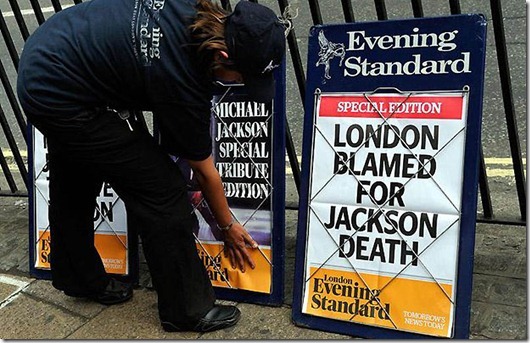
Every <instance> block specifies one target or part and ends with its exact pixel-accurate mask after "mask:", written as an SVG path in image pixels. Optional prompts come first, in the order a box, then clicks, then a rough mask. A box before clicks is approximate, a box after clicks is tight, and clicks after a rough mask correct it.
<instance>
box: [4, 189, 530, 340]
mask: <svg viewBox="0 0 530 343" xmlns="http://www.w3.org/2000/svg"><path fill="white" fill-rule="evenodd" d="M297 215H298V214H297V211H295V210H286V230H285V235H286V239H285V245H286V251H285V256H286V259H285V275H286V277H285V289H284V291H285V297H284V302H283V304H282V306H280V307H270V306H264V305H255V304H248V303H232V304H235V305H236V306H237V307H238V308H239V309H240V310H241V312H242V317H241V320H240V322H239V323H238V324H237V325H236V326H234V327H231V328H227V329H224V330H220V331H215V332H211V333H205V334H199V333H191V332H182V333H167V332H165V331H163V329H162V328H161V326H160V323H159V320H158V315H157V305H156V293H155V292H154V291H153V290H152V289H151V287H150V278H149V274H148V271H147V268H146V267H145V264H144V262H142V263H141V265H140V282H139V285H138V287H137V288H136V289H135V291H134V297H133V299H132V300H131V301H129V302H126V303H124V304H120V305H114V306H104V305H100V304H97V303H94V302H90V301H87V300H79V299H74V298H70V297H67V296H65V295H64V294H63V293H62V292H59V291H57V290H55V289H54V288H53V287H52V286H51V282H50V281H47V280H41V279H36V278H33V277H31V276H30V275H29V257H28V246H29V244H28V225H29V224H28V223H29V221H28V198H17V197H3V198H2V197H0V338H2V339H6V340H7V339H31V340H33V339H50V340H55V339H120V340H132V339H155V340H162V339H170V340H177V339H178V340H180V339H186V340H188V339H189V340H195V339H198V340H210V339H237V340H258V339H266V340H286V339H296V340H302V339H304V340H305V339H310V340H320V339H330V340H338V339H351V338H355V337H353V336H346V335H341V334H336V333H330V332H324V331H318V330H313V329H308V328H302V327H298V326H296V325H294V324H293V322H292V321H291V306H292V295H293V291H292V289H293V277H292V276H293V275H294V258H295V256H294V255H295V242H296V230H297ZM222 302H224V303H227V302H226V301H222ZM470 332H471V335H470V338H472V339H495V340H501V339H503V340H504V339H527V338H528V334H527V259H526V228H525V227H524V226H508V225H491V224H482V223H478V224H477V227H476V245H475V263H474V272H473V294H472V304H471V328H470Z"/></svg>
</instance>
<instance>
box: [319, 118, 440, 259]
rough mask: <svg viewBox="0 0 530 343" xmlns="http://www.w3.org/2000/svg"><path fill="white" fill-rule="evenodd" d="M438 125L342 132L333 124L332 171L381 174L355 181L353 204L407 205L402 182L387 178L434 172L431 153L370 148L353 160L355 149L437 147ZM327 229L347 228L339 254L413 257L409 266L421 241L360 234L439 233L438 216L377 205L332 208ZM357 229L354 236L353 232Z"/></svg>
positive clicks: (420, 176) (428, 175) (357, 127)
mask: <svg viewBox="0 0 530 343" xmlns="http://www.w3.org/2000/svg"><path fill="white" fill-rule="evenodd" d="M439 131H440V128H439V126H438V125H434V126H433V127H430V126H428V125H421V126H419V127H417V126H415V125H406V126H404V127H402V128H400V127H397V126H395V125H389V124H387V125H384V126H383V127H381V126H380V125H378V126H373V125H366V126H362V125H359V124H352V125H350V126H348V127H347V128H346V129H345V130H343V129H342V128H341V125H338V124H336V125H335V126H334V139H333V145H334V147H335V151H336V153H335V159H334V164H333V172H334V174H338V175H341V174H354V175H358V176H359V177H361V178H362V177H363V176H369V177H370V178H373V177H382V178H383V179H382V180H378V181H373V180H367V179H357V180H358V184H357V191H356V194H355V202H356V203H357V204H361V203H362V202H363V200H367V201H368V202H369V203H375V204H376V205H385V204H387V203H388V204H389V205H390V206H399V207H405V206H406V204H405V197H404V195H405V186H404V185H405V183H404V182H397V181H392V182H388V181H387V180H385V178H388V177H393V178H404V179H407V180H408V179H410V178H417V179H429V178H432V177H433V176H434V175H435V174H436V160H435V159H434V157H433V155H431V154H427V153H425V154H413V153H411V152H409V153H384V152H380V151H377V150H375V151H370V152H368V153H367V154H366V158H365V159H364V160H361V161H357V160H356V158H355V157H356V151H357V150H358V148H359V147H361V146H363V147H366V148H370V147H373V148H377V149H381V148H393V147H396V146H397V145H398V144H406V145H408V147H409V149H414V148H419V149H420V150H425V149H430V150H431V151H436V150H438V148H439ZM324 226H325V227H326V228H327V229H335V230H340V231H347V232H350V233H348V234H341V235H340V236H339V244H340V246H342V247H343V249H341V250H340V253H339V254H340V257H343V258H348V257H351V256H354V255H355V258H356V259H358V260H366V261H375V260H377V261H380V262H383V263H399V264H401V265H406V264H408V263H409V261H410V260H412V265H414V266H416V265H417V264H418V261H417V259H416V258H415V256H417V254H418V252H419V251H420V244H419V242H418V241H416V240H412V241H409V242H405V241H404V240H402V239H400V237H399V236H395V237H396V238H395V239H394V238H381V237H370V236H369V235H368V236H364V235H362V234H361V233H368V234H369V233H372V232H377V233H380V234H386V235H392V234H395V233H400V234H401V235H402V236H404V237H410V238H423V237H426V236H427V237H428V236H430V237H431V238H433V239H435V238H436V237H437V235H438V229H437V227H438V214H437V213H423V212H422V213H418V212H413V211H402V210H396V209H390V210H380V209H378V208H366V207H352V206H344V205H342V206H335V205H332V206H330V209H329V218H328V219H327V220H326V221H325V222H324ZM352 230H355V231H357V232H358V233H357V234H356V235H355V237H352V234H351V231H352Z"/></svg>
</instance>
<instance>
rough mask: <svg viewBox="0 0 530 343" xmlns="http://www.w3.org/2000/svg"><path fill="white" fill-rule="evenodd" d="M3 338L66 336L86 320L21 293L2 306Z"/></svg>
mask: <svg viewBox="0 0 530 343" xmlns="http://www.w3.org/2000/svg"><path fill="white" fill-rule="evenodd" d="M0 318H1V325H0V337H1V338H2V339H63V338H65V337H67V336H68V335H70V334H71V333H72V332H74V331H75V330H76V329H77V328H79V327H80V326H81V325H83V324H84V323H85V322H86V321H87V320H86V319H85V318H83V317H80V316H76V315H72V313H70V312H68V311H64V310H62V309H60V308H58V307H56V306H54V305H53V304H49V303H47V302H44V301H42V300H39V299H34V298H31V297H30V296H29V295H26V294H23V293H20V294H19V295H18V296H17V297H16V299H14V300H13V301H11V302H10V303H9V304H7V305H6V306H4V307H2V308H0Z"/></svg>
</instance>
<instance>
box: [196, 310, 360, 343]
mask: <svg viewBox="0 0 530 343" xmlns="http://www.w3.org/2000/svg"><path fill="white" fill-rule="evenodd" d="M238 308H239V309H240V310H241V319H240V321H239V323H238V324H237V325H235V326H233V327H230V328H226V329H224V330H220V331H215V332H210V333H206V334H203V335H202V336H201V337H200V339H201V340H202V339H204V340H210V339H236V340H277V339H278V340H279V339H282V340H284V339H285V340H287V339H297V340H300V339H311V340H317V339H332V340H338V339H351V337H350V336H345V335H340V334H336V333H328V332H323V331H317V330H311V329H306V328H301V327H297V326H295V325H294V324H293V322H292V321H291V308H289V307H268V306H261V305H252V304H238Z"/></svg>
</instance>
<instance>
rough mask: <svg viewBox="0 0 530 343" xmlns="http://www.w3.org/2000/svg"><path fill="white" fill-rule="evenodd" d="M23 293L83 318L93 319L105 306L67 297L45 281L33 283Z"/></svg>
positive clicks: (49, 282)
mask: <svg viewBox="0 0 530 343" xmlns="http://www.w3.org/2000/svg"><path fill="white" fill-rule="evenodd" d="M24 293H26V294H29V295H32V296H33V297H35V298H39V299H42V300H44V301H46V302H48V303H51V304H54V305H57V306H59V307H62V308H64V309H67V310H68V311H72V312H73V313H76V314H78V315H80V316H83V317H85V318H93V317H95V316H96V315H98V314H99V313H100V312H101V311H103V310H104V309H105V308H106V306H105V305H101V304H98V303H96V302H93V301H90V300H87V299H79V298H73V297H68V296H66V295H65V294H64V293H63V292H62V291H59V290H57V289H55V288H54V287H53V286H52V283H51V281H47V280H37V281H35V282H33V283H32V284H31V285H30V286H29V287H28V288H26V289H25V290H24Z"/></svg>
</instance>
